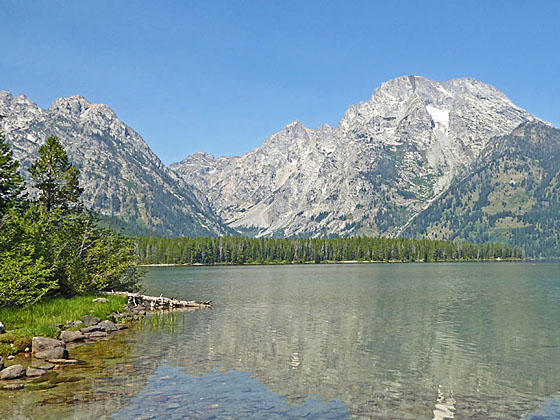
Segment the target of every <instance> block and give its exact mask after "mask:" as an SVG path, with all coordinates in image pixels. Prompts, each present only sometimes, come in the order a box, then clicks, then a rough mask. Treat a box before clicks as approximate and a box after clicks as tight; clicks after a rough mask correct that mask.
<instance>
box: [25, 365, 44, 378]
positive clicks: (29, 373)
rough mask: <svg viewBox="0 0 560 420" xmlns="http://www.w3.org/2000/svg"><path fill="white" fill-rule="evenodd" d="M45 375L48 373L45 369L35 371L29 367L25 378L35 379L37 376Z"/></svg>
mask: <svg viewBox="0 0 560 420" xmlns="http://www.w3.org/2000/svg"><path fill="white" fill-rule="evenodd" d="M45 373H47V371H46V370H45V369H35V368H32V367H28V368H27V369H26V371H25V376H28V377H30V378H35V377H37V376H43V375H44V374H45Z"/></svg>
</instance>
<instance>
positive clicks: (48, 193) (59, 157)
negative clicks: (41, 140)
mask: <svg viewBox="0 0 560 420" xmlns="http://www.w3.org/2000/svg"><path fill="white" fill-rule="evenodd" d="M29 172H30V173H31V179H32V180H33V185H32V186H33V187H34V188H37V189H38V190H39V198H38V202H39V203H40V204H41V205H42V206H43V207H44V208H45V209H46V210H47V211H51V210H53V209H56V208H64V209H67V208H70V207H71V206H73V205H75V204H76V203H78V200H79V198H80V195H81V194H82V191H83V190H82V188H80V187H79V185H78V176H79V174H80V171H79V170H78V169H77V168H76V167H75V166H74V165H72V164H71V163H70V162H69V160H68V155H67V154H66V151H65V150H64V148H63V147H62V145H61V144H60V142H59V141H58V139H57V138H56V137H49V138H48V139H47V142H46V144H44V145H43V146H41V147H40V148H39V158H38V159H37V160H36V161H35V162H34V163H33V165H31V167H30V168H29Z"/></svg>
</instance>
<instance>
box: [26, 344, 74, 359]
mask: <svg viewBox="0 0 560 420" xmlns="http://www.w3.org/2000/svg"><path fill="white" fill-rule="evenodd" d="M33 356H34V357H35V358H36V359H66V358H67V357H68V351H67V350H66V348H64V347H54V348H52V349H48V350H43V351H39V352H37V353H34V354H33Z"/></svg>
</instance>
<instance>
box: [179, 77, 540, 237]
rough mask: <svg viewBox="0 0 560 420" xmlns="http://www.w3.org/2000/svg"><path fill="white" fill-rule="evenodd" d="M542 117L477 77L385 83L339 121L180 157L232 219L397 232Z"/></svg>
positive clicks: (261, 228)
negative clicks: (225, 150) (229, 150)
mask: <svg viewBox="0 0 560 420" xmlns="http://www.w3.org/2000/svg"><path fill="white" fill-rule="evenodd" d="M535 120H537V119H536V117H534V116H532V115H530V114H529V113H528V112H526V111H524V110H523V109H521V108H519V107H517V106H516V105H514V104H513V103H512V102H511V101H510V100H509V99H508V98H507V97H506V96H505V95H504V94H503V93H501V92H500V91H498V90H497V89H495V88H494V87H492V86H490V85H488V84H485V83H482V82H479V81H477V80H474V79H454V80H450V81H446V82H436V81H433V80H429V79H426V78H424V77H419V76H404V77H399V78H397V79H394V80H391V81H388V82H385V83H383V84H382V85H381V87H379V88H377V89H375V91H374V92H373V95H372V96H371V98H370V99H369V100H368V101H366V102H362V103H360V104H357V105H352V106H350V107H349V108H348V110H347V111H346V113H345V115H344V117H343V119H342V120H341V121H340V122H339V124H338V127H336V128H331V127H329V126H328V125H324V126H321V127H319V128H317V129H310V128H307V127H304V126H303V125H302V124H301V123H299V122H297V121H296V122H293V123H291V124H289V125H288V126H286V127H285V128H283V129H282V130H280V131H279V132H278V133H276V134H274V135H272V136H271V137H269V138H268V139H267V140H266V141H265V142H264V144H263V145H262V146H260V147H258V148H257V149H255V150H254V151H252V152H249V153H246V154H244V155H243V156H240V157H220V158H216V157H214V156H212V155H209V154H206V153H197V154H194V155H191V156H188V157H187V158H186V159H185V160H183V161H181V162H179V163H175V164H173V165H171V166H170V168H171V169H173V170H174V171H175V172H176V173H177V174H178V175H179V176H180V177H182V179H183V180H184V181H186V183H188V184H192V185H194V186H196V187H197V188H198V189H199V190H201V191H202V192H203V194H204V195H205V196H206V197H208V199H209V202H210V203H211V205H212V207H213V209H214V210H215V212H216V213H217V214H218V215H219V216H220V217H222V219H223V220H224V221H225V222H226V223H227V224H228V225H229V226H230V227H232V228H235V229H238V230H240V231H242V232H244V233H248V234H252V235H255V236H314V237H318V236H335V235H341V236H350V235H360V234H361V235H384V236H395V235H398V234H399V233H401V232H402V230H403V229H404V228H405V227H406V226H407V224H408V223H410V221H411V220H414V217H415V216H416V215H418V214H419V213H420V212H421V211H423V210H424V209H426V208H427V207H428V206H429V205H430V203H431V202H432V201H433V200H435V199H436V198H437V197H438V196H439V195H440V194H442V193H443V192H445V191H446V190H447V189H448V188H449V186H450V185H451V183H452V181H453V179H454V177H456V176H458V175H460V174H462V173H464V171H466V170H468V168H469V167H470V165H471V164H472V163H473V162H474V161H475V160H476V159H477V158H478V156H479V155H480V153H481V151H482V150H483V149H484V148H485V147H486V145H487V143H488V142H489V140H490V139H491V138H492V137H495V136H501V135H506V134H509V133H511V131H512V130H513V129H514V128H515V127H517V126H518V125H519V124H521V123H523V122H527V121H535Z"/></svg>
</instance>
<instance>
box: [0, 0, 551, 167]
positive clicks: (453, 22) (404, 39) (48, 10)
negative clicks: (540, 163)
mask: <svg viewBox="0 0 560 420" xmlns="http://www.w3.org/2000/svg"><path fill="white" fill-rule="evenodd" d="M0 22H1V24H0V89H7V90H9V91H11V92H12V93H13V94H17V93H24V94H25V95H27V96H28V97H30V98H31V99H32V100H33V101H35V102H36V103H37V104H38V105H39V106H41V107H48V106H49V105H50V103H52V101H54V100H55V99H56V98H57V97H60V96H70V95H74V94H80V95H83V96H85V97H86V98H87V99H88V100H90V101H92V102H99V103H106V104H108V105H109V106H111V107H112V108H113V109H114V110H115V111H116V113H117V115H118V116H119V118H121V119H122V120H123V121H124V122H126V123H127V124H129V125H130V126H132V127H133V128H134V129H135V130H136V131H138V132H139V133H140V134H141V135H142V136H143V137H144V139H145V140H146V141H147V142H148V144H149V145H150V146H151V147H152V149H153V150H154V152H155V153H156V154H157V155H158V156H159V157H160V158H161V159H162V160H163V161H164V163H171V162H174V161H178V160H181V159H183V158H184V157H185V156H186V155H188V154H190V153H194V152H198V151H206V152H210V153H213V154H216V155H239V154H242V153H245V152H247V151H250V150H252V149H254V148H255V147H257V146H259V145H260V144H262V143H263V141H264V140H265V139H266V137H268V136H269V135H271V134H272V133H274V132H276V131H278V130H279V129H281V128H282V127H283V126H284V125H286V124H288V123H290V122H291V121H293V120H300V121H301V122H302V123H304V124H305V125H307V126H309V127H317V126H319V125H321V124H323V123H328V124H331V125H333V126H336V124H337V122H338V120H340V118H341V117H342V116H343V114H344V111H345V110H346V108H347V106H348V105H350V104H352V103H357V102H360V101H363V100H366V99H367V98H368V97H369V96H370V95H371V93H372V91H373V89H375V88H376V87H377V86H379V85H380V84H381V82H383V81H385V80H389V79H392V78H394V77H398V76H401V75H409V74H416V75H422V76H425V77H428V78H432V79H435V80H448V79H451V78H455V77H474V78H477V79H480V80H482V81H484V82H487V83H490V84H492V85H494V86H496V87H497V88H498V89H500V90H502V91H503V92H505V93H506V94H507V95H508V96H509V97H510V98H511V99H512V100H513V101H514V102H515V103H516V104H517V105H519V106H521V107H523V108H525V109H527V110H528V111H529V112H531V113H533V114H535V115H537V116H538V117H540V118H543V119H545V120H547V121H550V122H552V123H553V124H555V125H556V126H559V125H560V1H558V0H552V1H544V0H543V1H537V0H532V1H514V0H508V1H499V0H488V1H467V0H462V1H453V0H445V1H444V0H442V1H428V0H422V1H404V0H403V1H396V0H395V1H373V0H369V1H366V0H364V1H342V0H341V1H311V0H298V1H289V0H281V1H265V0H260V1H241V0H237V1H211V0H201V1H196V2H192V1H152V2H142V1H130V2H127V1H102V0H95V1H74V0H73V1H65V2H59V1H16V0H0Z"/></svg>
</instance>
